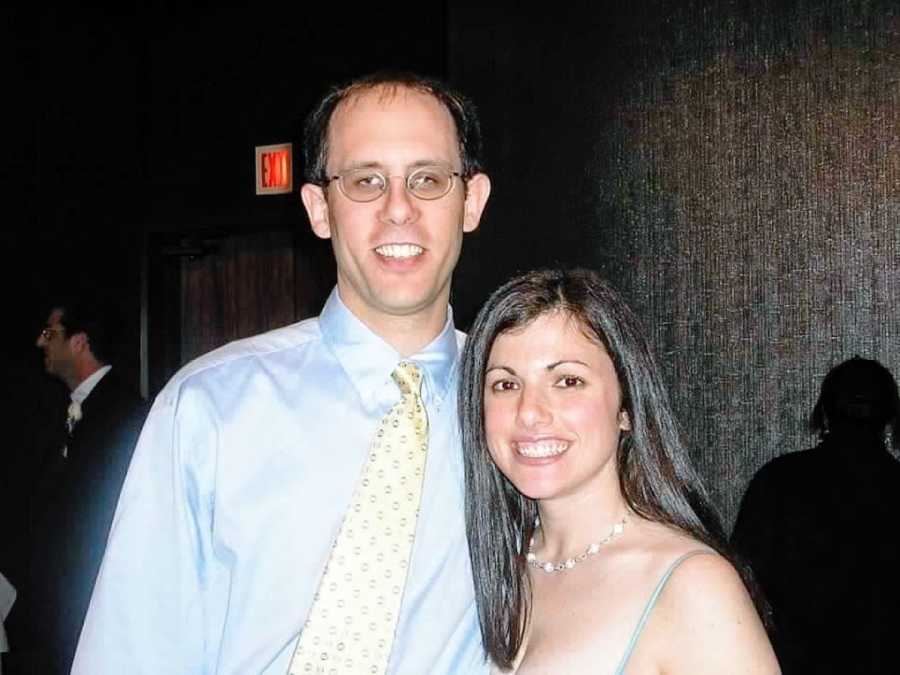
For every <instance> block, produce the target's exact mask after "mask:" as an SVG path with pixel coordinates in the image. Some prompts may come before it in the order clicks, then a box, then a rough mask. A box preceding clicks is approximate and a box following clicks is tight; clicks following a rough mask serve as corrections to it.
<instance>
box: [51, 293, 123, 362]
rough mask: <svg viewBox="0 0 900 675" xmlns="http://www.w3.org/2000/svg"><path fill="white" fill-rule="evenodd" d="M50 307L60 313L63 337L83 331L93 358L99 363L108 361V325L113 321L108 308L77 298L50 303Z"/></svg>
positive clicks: (109, 342) (109, 345)
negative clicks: (63, 331) (63, 330)
mask: <svg viewBox="0 0 900 675" xmlns="http://www.w3.org/2000/svg"><path fill="white" fill-rule="evenodd" d="M52 309H58V310H59V311H60V312H61V313H62V316H61V318H60V320H59V323H60V324H61V325H62V327H63V328H64V329H65V335H64V337H65V338H70V337H72V336H73V335H77V334H78V333H84V334H85V335H87V337H88V344H89V345H90V348H91V353H92V354H93V355H94V358H95V359H97V360H98V361H100V362H101V363H108V362H109V357H110V351H111V348H112V341H111V336H110V332H111V331H110V326H111V325H112V324H113V321H114V318H113V317H112V316H111V314H110V313H109V310H107V309H106V308H100V307H98V306H97V305H96V304H93V303H85V302H80V301H77V300H68V301H63V302H60V303H59V304H55V305H52Z"/></svg>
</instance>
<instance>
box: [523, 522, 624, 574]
mask: <svg viewBox="0 0 900 675" xmlns="http://www.w3.org/2000/svg"><path fill="white" fill-rule="evenodd" d="M626 520H627V519H626V516H622V520H620V521H619V522H618V523H616V524H615V525H613V526H612V529H611V530H610V531H609V534H608V535H606V536H605V537H603V539H601V540H600V541H595V542H594V543H593V544H591V545H590V546H588V547H587V548H586V549H584V553H582V554H581V555H577V556H575V557H574V558H566V559H565V560H563V561H562V562H558V563H552V562H545V561H543V560H538V557H537V556H536V555H535V554H534V553H532V552H531V549H532V548H533V547H534V535H532V537H531V540H530V541H529V542H528V551H527V553H526V554H525V560H526V561H527V562H528V564H529V565H531V566H532V567H535V568H537V569H540V570H544V571H545V572H546V573H547V574H552V573H553V572H565V571H566V570H570V569H572V568H573V567H575V565H577V564H578V563H580V562H584V561H585V560H587V559H588V558H589V557H591V556H593V555H597V553H598V552H599V551H600V547H601V546H604V545H605V544H608V543H609V542H611V541H612V540H613V539H615V538H616V537H618V536H619V535H620V534H622V533H623V532H624V531H625V522H626ZM540 525H541V519H540V518H535V519H534V529H537V528H538V527H540Z"/></svg>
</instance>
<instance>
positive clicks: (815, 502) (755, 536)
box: [732, 356, 900, 675]
mask: <svg viewBox="0 0 900 675" xmlns="http://www.w3.org/2000/svg"><path fill="white" fill-rule="evenodd" d="M809 426H810V431H812V432H813V433H815V434H817V435H818V437H819V441H820V442H819V444H818V445H817V446H816V447H814V448H809V449H806V450H801V451H798V452H789V453H787V454H785V455H782V456H780V457H776V458H775V459H773V460H772V461H770V462H768V463H767V464H766V465H764V466H763V467H762V468H761V469H760V470H759V471H758V472H757V473H756V475H755V476H754V477H753V480H752V481H750V485H749V487H748V488H747V492H746V494H745V495H744V499H743V501H742V503H741V510H740V513H739V514H738V517H737V521H736V523H735V526H734V532H733V533H732V544H733V545H734V548H735V550H737V552H738V553H740V554H741V555H742V556H743V557H744V559H745V560H747V562H748V563H750V565H752V567H753V572H754V574H755V575H756V577H757V579H758V580H759V582H760V585H761V586H762V590H763V592H764V593H765V595H766V598H767V599H768V600H769V602H770V603H771V605H772V613H773V620H774V621H773V623H774V629H775V630H774V631H773V644H774V646H775V650H776V653H777V654H778V660H779V662H780V663H781V669H782V672H783V673H784V674H785V675H805V674H806V673H816V675H823V674H828V673H841V674H843V673H855V674H863V673H865V674H866V675H876V674H881V673H883V674H884V675H887V674H888V673H896V672H897V629H896V624H897V621H896V616H897V608H898V607H900V576H898V571H900V538H898V537H897V534H896V533H897V523H898V520H900V462H898V461H897V459H896V458H895V457H893V456H892V455H891V452H890V451H891V450H894V451H896V450H897V449H898V448H900V395H898V390H897V382H896V380H895V379H894V376H893V375H892V374H891V372H890V371H889V370H888V369H887V368H885V367H884V366H883V365H882V364H881V363H879V362H878V361H874V360H871V359H863V358H860V357H858V356H855V357H853V358H851V359H849V360H847V361H844V362H842V363H840V364H838V365H836V366H835V367H834V368H832V369H831V370H830V371H829V372H828V374H827V375H826V376H825V379H824V380H823V382H822V386H821V390H820V393H819V398H818V401H817V402H816V405H815V407H814V408H813V411H812V415H811V416H810V425H809Z"/></svg>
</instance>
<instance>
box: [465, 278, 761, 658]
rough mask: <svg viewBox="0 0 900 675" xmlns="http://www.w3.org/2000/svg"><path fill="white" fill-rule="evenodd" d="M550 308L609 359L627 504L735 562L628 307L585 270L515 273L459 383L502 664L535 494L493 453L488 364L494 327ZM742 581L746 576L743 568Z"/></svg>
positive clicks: (489, 305)
mask: <svg viewBox="0 0 900 675" xmlns="http://www.w3.org/2000/svg"><path fill="white" fill-rule="evenodd" d="M553 312H563V313H565V314H568V315H570V316H571V317H573V318H574V319H576V320H577V321H578V322H579V323H580V324H581V326H582V329H583V330H584V332H585V335H586V336H587V337H588V338H590V339H592V340H594V341H595V342H597V343H599V344H600V345H602V346H603V348H604V349H605V350H606V352H607V353H608V354H609V356H610V358H611V359H612V362H613V366H614V367H615V371H616V375H617V377H618V380H619V385H620V387H621V389H622V407H623V409H625V410H626V411H627V412H628V416H629V419H630V420H631V431H630V432H626V433H623V435H622V437H621V440H620V443H619V448H618V456H617V459H618V470H619V484H620V486H621V490H622V495H623V496H624V498H625V501H626V503H627V504H628V506H629V508H630V509H631V510H632V511H634V512H635V513H636V514H638V515H640V516H642V517H644V518H646V519H648V520H651V521H655V522H658V523H665V524H667V525H670V526H672V527H674V528H676V529H678V530H680V531H682V532H685V533H686V534H688V535H690V536H692V537H694V538H695V539H698V540H699V541H701V542H703V543H704V544H706V545H707V546H709V547H710V548H712V549H714V550H716V551H718V552H719V553H721V554H722V555H723V556H725V557H726V558H727V559H729V560H731V561H734V559H733V556H732V555H731V554H730V552H729V551H728V549H727V546H726V544H725V541H726V538H725V533H724V530H723V528H722V525H721V522H720V520H719V517H718V515H717V514H716V511H715V509H714V508H713V507H712V506H711V505H710V502H709V499H708V497H707V495H706V492H705V490H704V489H703V486H702V484H701V482H700V479H699V477H698V475H697V473H696V472H695V471H694V469H693V467H692V466H691V464H690V462H689V460H688V457H687V453H686V452H685V449H684V447H683V445H682V443H681V440H680V438H679V433H678V428H677V425H676V422H675V419H674V416H673V414H672V408H671V404H670V402H669V396H668V393H667V391H666V388H665V386H664V384H663V381H662V377H661V376H660V373H659V369H658V367H657V365H656V361H655V359H654V358H653V354H652V352H651V351H650V348H649V345H648V344H647V340H646V338H645V337H644V333H643V331H642V329H641V326H640V323H639V322H638V320H637V318H636V317H635V315H634V314H633V313H632V311H631V310H630V309H629V307H628V306H627V305H626V304H625V303H624V302H623V301H622V299H621V297H620V296H619V294H618V293H617V292H616V291H615V290H614V289H613V288H612V287H611V286H610V285H609V284H608V283H607V282H605V281H604V280H603V279H602V278H601V277H600V276H599V275H598V274H596V273H595V272H592V271H590V270H584V269H574V270H540V271H534V272H529V273H527V274H524V275H522V276H519V277H516V278H515V279H512V280H511V281H509V282H507V283H506V284H504V285H503V286H501V287H500V288H499V289H497V290H496V291H495V292H494V293H493V294H492V295H491V296H490V298H488V300H487V302H486V303H485V305H484V306H483V307H482V308H481V311H480V312H479V313H478V316H477V318H476V319H475V322H474V324H473V326H472V329H471V331H470V333H469V337H468V340H467V341H466V346H465V350H464V352H463V356H462V373H461V383H460V388H459V410H460V424H461V432H462V441H463V451H464V462H465V480H466V529H467V534H468V539H469V550H470V556H471V560H472V570H473V574H474V580H475V597H476V602H477V605H478V614H479V620H480V622H481V635H482V639H483V641H484V646H485V650H486V651H487V653H488V655H489V656H490V658H491V659H492V660H493V661H494V662H495V663H496V664H498V665H499V666H500V667H502V668H508V667H510V666H511V665H512V663H513V660H514V659H515V657H516V654H517V653H518V652H519V649H520V648H521V646H522V641H523V639H524V632H525V628H526V624H527V618H528V613H529V611H530V602H531V589H530V587H529V585H528V575H527V573H526V570H527V568H526V563H525V558H524V555H523V551H522V547H523V542H527V541H528V540H529V539H530V538H531V535H532V533H533V529H534V521H535V517H536V515H537V502H536V501H535V500H533V499H529V498H528V497H525V496H523V495H522V494H521V493H519V492H518V491H517V490H516V488H515V487H514V486H513V485H512V484H511V483H510V482H509V481H508V480H507V479H506V478H505V477H504V476H503V474H501V473H500V471H499V470H498V469H497V468H496V466H495V465H494V463H493V462H492V461H491V457H490V453H489V452H488V447H487V441H486V439H485V431H484V377H485V368H486V364H487V361H488V358H489V356H490V353H491V347H492V346H493V344H494V340H495V339H496V338H497V336H498V335H500V334H502V333H505V332H507V331H509V330H513V329H515V328H520V327H524V326H527V325H528V324H529V323H531V322H532V321H534V320H535V319H536V318H538V317H539V316H542V315H544V314H548V313H553ZM736 567H737V568H738V570H739V571H740V572H741V573H742V574H745V572H744V571H743V570H742V569H741V566H739V565H736ZM745 581H748V582H749V581H750V580H749V579H748V578H747V577H746V576H745ZM751 587H752V584H751Z"/></svg>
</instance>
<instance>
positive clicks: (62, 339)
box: [36, 309, 74, 380]
mask: <svg viewBox="0 0 900 675" xmlns="http://www.w3.org/2000/svg"><path fill="white" fill-rule="evenodd" d="M62 316H63V314H62V310H59V309H54V310H53V311H52V312H50V316H49V317H47V326H46V327H45V328H44V330H42V331H41V334H40V335H38V339H37V343H36V345H37V347H39V348H40V349H42V350H43V351H44V368H45V369H46V370H47V372H48V373H49V374H50V375H56V376H57V377H59V378H61V379H63V380H65V379H66V376H67V375H69V374H70V373H71V372H72V371H73V370H74V354H73V352H72V346H71V343H70V340H69V338H67V337H66V329H65V327H63V325H62Z"/></svg>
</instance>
